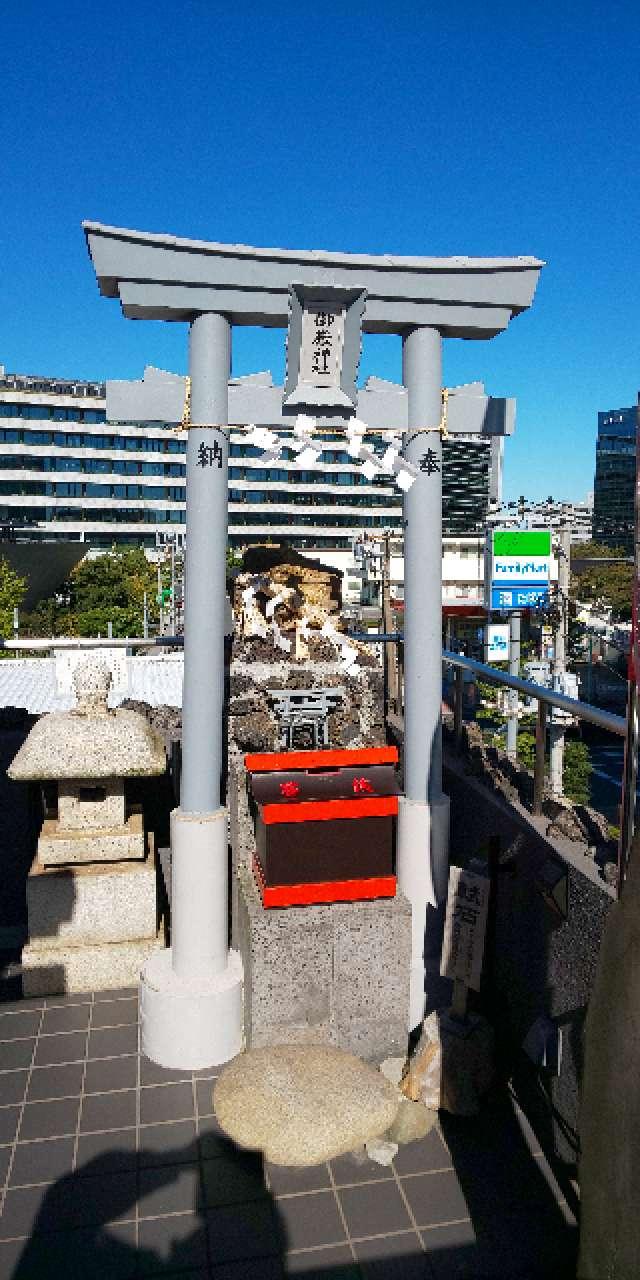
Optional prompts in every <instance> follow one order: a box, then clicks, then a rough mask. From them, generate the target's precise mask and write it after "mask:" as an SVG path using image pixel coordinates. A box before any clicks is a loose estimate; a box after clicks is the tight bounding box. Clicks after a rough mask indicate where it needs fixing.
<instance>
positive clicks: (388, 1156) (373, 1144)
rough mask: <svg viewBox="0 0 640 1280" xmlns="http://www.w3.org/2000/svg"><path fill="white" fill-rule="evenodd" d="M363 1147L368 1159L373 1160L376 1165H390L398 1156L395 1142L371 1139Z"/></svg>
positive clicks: (384, 1139)
mask: <svg viewBox="0 0 640 1280" xmlns="http://www.w3.org/2000/svg"><path fill="white" fill-rule="evenodd" d="M364 1145H365V1148H366V1152H367V1155H368V1157H369V1159H370V1160H375V1162H376V1164H391V1162H392V1160H393V1157H394V1156H397V1154H398V1144H397V1142H388V1141H387V1139H386V1138H372V1139H371V1141H370V1142H365V1144H364Z"/></svg>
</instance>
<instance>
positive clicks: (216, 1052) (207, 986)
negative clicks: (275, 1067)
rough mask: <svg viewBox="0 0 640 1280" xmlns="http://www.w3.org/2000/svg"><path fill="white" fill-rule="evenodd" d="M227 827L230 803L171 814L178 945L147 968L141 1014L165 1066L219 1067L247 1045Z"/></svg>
mask: <svg viewBox="0 0 640 1280" xmlns="http://www.w3.org/2000/svg"><path fill="white" fill-rule="evenodd" d="M227 832H228V814H227V810H226V809H216V810H215V812H214V813H183V812H182V810H181V809H174V810H173V813H172V814H171V853H172V857H171V932H172V939H173V946H172V948H171V949H170V950H168V951H161V952H159V953H156V955H154V956H152V957H151V959H150V960H149V961H148V963H147V964H146V965H145V967H144V969H143V971H142V985H141V1001H142V1003H141V1013H140V1017H141V1027H142V1048H143V1052H144V1053H146V1055H147V1057H148V1058H151V1061H152V1062H157V1063H159V1065H160V1066H162V1067H177V1068H179V1069H181V1070H190V1071H195V1070H197V1069H199V1068H200V1067H212V1066H217V1065H218V1064H219V1063H222V1062H228V1061H229V1059H230V1058H233V1057H235V1055H236V1054H237V1053H239V1052H240V1050H241V1048H242V1043H243V1007H242V979H243V972H242V961H241V959H240V956H239V954H238V952H235V951H229V950H228V947H227V934H228V896H229V895H228V884H227V882H228V873H227V840H228V835H227ZM194 890H196V891H195V892H194Z"/></svg>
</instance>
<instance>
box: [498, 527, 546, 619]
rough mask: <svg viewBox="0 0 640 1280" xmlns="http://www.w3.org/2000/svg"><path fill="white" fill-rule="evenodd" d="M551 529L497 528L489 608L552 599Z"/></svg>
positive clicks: (531, 605)
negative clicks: (550, 570)
mask: <svg viewBox="0 0 640 1280" xmlns="http://www.w3.org/2000/svg"><path fill="white" fill-rule="evenodd" d="M550 563H551V533H550V531H549V530H537V529H536V530H533V529H494V530H493V533H492V538H491V579H490V588H489V602H488V603H489V608H491V609H531V608H535V607H536V606H539V605H541V604H546V602H547V601H548V599H549V567H550Z"/></svg>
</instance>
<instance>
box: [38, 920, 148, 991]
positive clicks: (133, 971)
mask: <svg viewBox="0 0 640 1280" xmlns="http://www.w3.org/2000/svg"><path fill="white" fill-rule="evenodd" d="M165 945H166V944H165V937H164V931H163V930H160V932H159V933H158V934H157V935H156V937H154V938H138V939H134V940H130V941H128V942H107V943H103V944H102V945H101V946H97V947H51V948H50V949H49V950H47V949H44V948H42V947H31V946H26V947H24V948H23V951H22V994H23V996H25V997H27V996H58V995H64V994H65V992H67V991H69V992H74V991H115V990H118V989H119V988H121V987H134V986H136V985H137V983H138V981H139V979H140V972H141V970H142V967H143V965H144V964H145V962H146V961H147V960H148V959H149V956H150V955H152V954H153V952H154V951H162V950H163V949H164V947H165Z"/></svg>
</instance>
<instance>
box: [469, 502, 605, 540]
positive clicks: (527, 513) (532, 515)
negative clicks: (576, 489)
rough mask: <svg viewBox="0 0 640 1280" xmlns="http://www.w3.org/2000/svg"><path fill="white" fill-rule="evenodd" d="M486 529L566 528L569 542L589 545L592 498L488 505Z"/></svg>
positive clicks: (591, 522) (591, 523) (591, 524)
mask: <svg viewBox="0 0 640 1280" xmlns="http://www.w3.org/2000/svg"><path fill="white" fill-rule="evenodd" d="M487 524H488V526H489V527H490V528H491V527H494V528H500V529H508V528H510V527H513V528H517V527H518V526H520V525H523V526H526V527H527V528H528V529H552V530H555V529H559V528H560V527H561V526H565V527H567V526H568V528H569V530H570V532H571V542H572V543H575V542H590V541H591V537H592V526H593V494H587V497H586V498H585V499H584V501H583V502H561V501H555V499H553V498H547V500H546V501H544V502H527V501H524V500H523V499H520V500H519V501H518V502H508V503H502V504H499V503H492V504H491V506H490V508H489V514H488V517H487Z"/></svg>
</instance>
